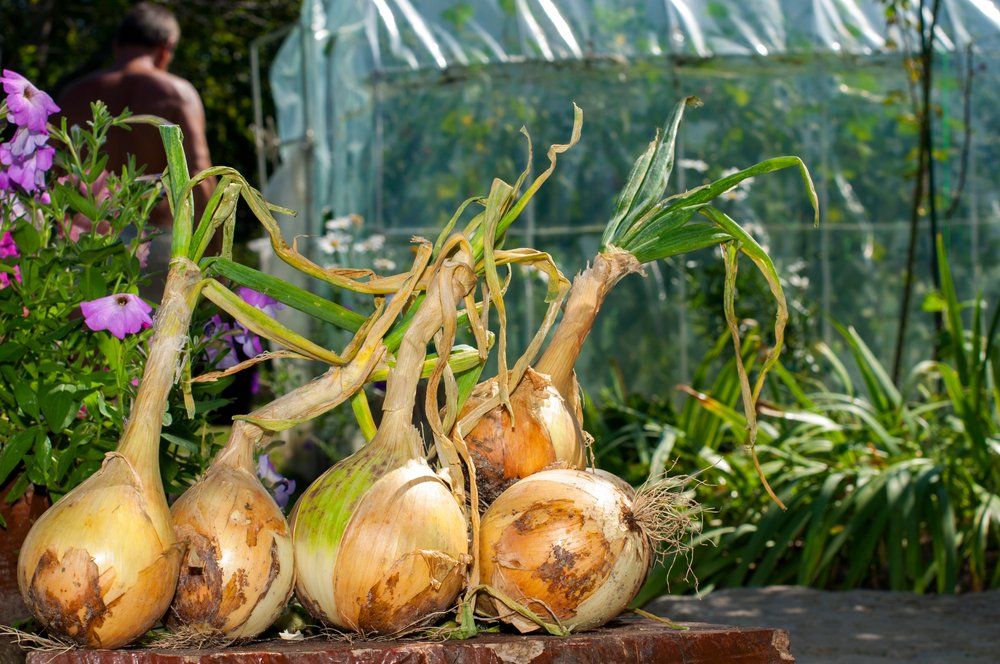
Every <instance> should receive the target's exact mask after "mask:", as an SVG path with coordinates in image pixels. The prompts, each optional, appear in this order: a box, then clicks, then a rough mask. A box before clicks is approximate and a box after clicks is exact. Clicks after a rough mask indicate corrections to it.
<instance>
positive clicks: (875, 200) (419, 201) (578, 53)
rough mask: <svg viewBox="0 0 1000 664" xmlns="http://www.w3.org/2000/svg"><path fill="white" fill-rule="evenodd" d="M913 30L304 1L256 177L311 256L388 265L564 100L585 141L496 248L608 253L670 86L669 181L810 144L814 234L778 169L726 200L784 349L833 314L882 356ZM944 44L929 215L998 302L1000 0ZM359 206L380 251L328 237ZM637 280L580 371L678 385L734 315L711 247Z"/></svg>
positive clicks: (811, 12)
mask: <svg viewBox="0 0 1000 664" xmlns="http://www.w3.org/2000/svg"><path fill="white" fill-rule="evenodd" d="M911 4H912V5H916V4H917V3H916V2H913V3H911ZM909 18H910V20H912V19H913V16H912V15H911V16H910V17H909ZM904 24H905V22H904ZM916 39H917V37H916V34H915V32H913V31H912V30H908V29H902V30H901V29H899V28H897V27H892V28H887V26H886V21H885V18H884V9H883V5H882V3H880V2H877V1H868V0H715V1H709V0H702V1H696V0H656V1H653V0H633V1H627V0H593V1H590V2H587V1H583V0H466V1H464V2H445V1H438V0H426V1H419V2H418V1H417V0H311V1H310V0H307V1H306V2H305V3H304V6H303V9H302V16H301V21H300V22H299V24H298V25H297V26H295V28H294V29H293V30H292V32H291V33H289V35H288V36H287V37H286V39H285V41H284V43H283V44H282V46H281V48H280V50H279V51H278V53H277V55H276V57H275V59H274V61H273V63H272V65H271V69H270V80H271V84H272V91H273V95H274V101H275V104H276V109H277V126H278V133H279V138H280V141H281V143H280V145H281V151H280V165H279V166H278V167H277V169H276V171H275V173H274V174H273V175H272V177H271V179H270V183H269V185H268V189H267V192H266V193H267V194H268V195H269V196H271V197H272V198H275V199H277V200H278V201H279V202H281V203H283V204H285V205H290V206H292V207H295V208H298V209H299V210H302V211H303V212H304V214H302V215H300V217H298V218H296V219H295V220H286V221H284V222H283V223H284V224H286V229H285V230H286V232H287V233H288V235H289V236H291V235H296V234H307V235H310V236H312V237H311V239H305V240H300V246H307V247H308V248H309V250H310V251H311V252H313V253H314V254H315V255H316V256H317V257H320V256H321V255H322V252H324V251H326V252H328V253H329V255H328V256H326V257H325V258H323V260H326V261H328V262H330V263H333V262H337V263H351V262H361V261H365V262H370V259H371V256H370V255H359V252H363V251H364V250H366V249H367V250H369V251H371V250H373V249H378V254H379V255H380V256H383V262H384V261H385V260H394V261H395V262H396V263H398V264H399V265H400V266H402V265H404V264H407V263H408V260H407V258H406V256H407V251H408V249H407V242H408V240H409V238H410V236H411V235H414V234H421V235H426V236H429V237H433V236H434V234H435V231H436V229H438V228H440V226H441V224H443V223H444V221H446V220H447V219H448V218H449V217H450V215H451V213H452V212H453V210H454V209H455V208H456V206H457V205H458V204H459V203H460V202H461V201H462V200H464V199H465V198H467V197H469V196H472V195H476V194H480V193H484V192H486V191H487V189H488V187H489V182H490V180H491V179H492V178H493V177H494V176H496V177H501V178H503V179H505V180H508V181H512V180H513V179H514V178H516V176H517V174H518V172H519V171H520V170H521V168H522V167H523V163H524V159H525V153H526V150H525V142H524V139H523V137H522V136H521V135H520V134H519V133H518V130H519V128H520V127H521V126H522V125H524V126H525V127H526V128H527V129H528V130H529V132H530V133H531V136H532V139H533V141H534V145H535V148H536V166H537V164H538V163H541V162H540V161H539V160H540V159H541V158H542V153H543V152H544V147H545V146H547V145H548V144H551V143H555V142H563V141H564V140H565V139H566V138H567V137H568V135H569V130H570V126H571V122H572V107H571V101H575V102H576V103H578V104H579V105H580V106H581V107H582V108H583V109H584V114H585V117H584V129H583V140H582V141H581V143H580V144H579V145H578V146H577V147H575V148H574V149H573V150H571V151H570V152H569V153H567V154H566V155H564V157H563V158H561V159H560V162H559V166H558V168H557V170H556V175H555V176H554V178H553V179H552V180H550V181H549V183H547V184H546V185H545V187H544V188H543V189H542V192H541V194H540V195H539V196H538V197H536V199H535V202H533V204H532V205H531V206H530V207H529V208H528V210H527V211H526V214H525V217H524V218H523V219H522V220H521V221H520V222H519V224H518V225H517V226H516V232H515V233H514V237H513V238H512V239H511V241H510V244H512V245H514V244H517V245H531V246H537V247H538V248H541V249H543V250H546V251H549V252H550V253H552V254H553V255H554V256H555V258H556V259H557V261H558V262H559V264H560V266H561V267H562V268H563V270H564V271H565V272H566V274H567V275H570V276H571V275H572V274H573V273H574V272H575V271H577V270H578V269H580V268H581V267H582V266H583V265H584V264H585V261H586V260H587V258H588V257H590V256H592V255H593V254H594V252H595V251H596V249H597V245H598V240H599V235H600V230H601V228H602V227H603V225H604V223H605V222H606V221H607V219H608V216H609V214H610V211H611V209H612V206H613V202H614V198H615V195H616V194H617V192H618V190H619V188H620V187H621V185H622V183H623V181H624V178H625V177H626V175H627V173H628V170H629V166H630V165H631V162H632V159H633V158H634V155H636V154H637V153H638V151H639V150H640V149H641V148H643V147H644V146H645V145H646V144H647V143H648V141H649V140H651V138H652V137H653V134H654V131H655V128H656V127H657V126H659V125H661V124H662V122H663V120H664V118H665V116H666V114H667V113H668V112H669V109H670V107H671V106H672V105H673V103H674V102H675V101H676V100H677V99H679V98H680V97H682V96H683V95H689V94H693V95H697V96H698V97H700V98H701V99H702V100H703V101H704V106H703V107H702V108H699V109H692V110H690V111H689V112H688V114H687V116H686V118H685V121H684V124H683V125H682V128H681V133H680V139H679V143H678V146H679V148H678V159H679V161H678V167H677V168H676V169H675V171H674V175H673V176H672V179H671V183H670V186H669V192H670V193H676V192H677V191H681V190H684V189H687V188H691V187H694V186H697V185H699V184H701V183H702V182H703V181H705V180H706V179H707V178H712V179H714V178H716V177H718V176H719V175H720V174H722V173H723V172H724V171H726V170H727V169H731V168H735V167H744V166H747V165H750V164H752V163H754V162H757V161H760V160H761V159H765V158H768V157H771V156H776V155H780V154H797V155H800V156H801V157H802V158H803V159H804V160H805V161H806V163H807V164H808V165H809V167H810V169H811V170H812V173H813V175H814V177H815V179H816V183H817V188H818V191H819V194H820V200H821V205H822V224H821V226H820V228H819V229H816V228H813V226H812V225H811V223H810V218H811V217H810V214H809V210H808V208H807V203H806V198H805V196H804V194H803V191H802V185H801V182H800V180H799V179H798V176H797V175H796V174H795V173H792V172H788V173H781V174H777V175H770V176H767V177H764V178H758V179H756V180H755V181H753V182H751V183H749V184H747V185H746V186H743V187H741V188H738V189H736V190H734V191H731V192H729V194H727V197H728V199H729V200H728V202H727V204H726V206H727V208H728V212H729V213H730V214H731V215H732V216H733V217H734V218H736V219H737V220H740V221H742V222H744V223H747V224H749V225H750V227H751V228H752V230H753V232H755V233H756V234H757V236H758V237H759V238H761V239H762V243H763V244H765V245H766V246H767V247H768V248H769V250H770V252H771V253H772V255H773V256H774V257H775V259H776V262H777V263H778V267H779V271H781V272H782V274H783V275H784V276H785V277H786V278H787V280H788V291H789V296H790V300H791V302H792V304H793V314H792V328H791V334H790V341H791V344H792V346H793V349H795V348H797V349H798V351H797V354H793V356H792V358H793V361H795V362H799V363H800V364H803V363H804V364H808V363H811V362H813V359H812V358H811V355H810V353H809V351H808V346H809V342H811V341H814V340H816V339H826V340H827V341H829V342H830V343H831V344H834V345H836V343H837V333H836V331H835V330H834V329H832V323H831V321H839V322H843V323H850V324H852V325H854V326H855V327H857V328H858V330H859V331H860V332H861V334H862V336H863V337H864V338H865V339H866V340H867V341H868V342H869V344H870V345H871V346H872V348H873V349H874V350H875V352H876V354H877V355H879V356H880V357H881V358H882V359H883V360H884V361H886V362H890V361H891V357H892V350H893V344H894V335H895V327H896V321H897V319H898V315H899V311H898V307H899V301H900V293H901V285H902V280H903V271H904V265H905V255H906V248H907V242H908V237H909V235H908V227H909V217H910V205H911V191H912V180H911V179H910V178H909V177H908V172H909V171H911V170H912V169H913V158H912V150H914V146H915V144H916V131H915V128H914V125H913V123H912V122H909V121H907V113H909V111H910V109H911V106H910V104H909V95H910V94H911V90H910V88H909V85H910V82H909V81H908V80H907V76H906V75H905V73H904V69H903V60H902V56H901V55H900V51H901V50H902V49H903V48H904V47H907V46H908V47H909V48H914V47H915V44H916V43H917V42H916ZM935 45H936V47H937V69H936V72H935V89H934V102H935V103H936V104H937V105H938V107H939V109H940V112H939V113H938V114H937V115H936V117H935V120H936V131H937V139H936V146H935V147H936V150H937V155H938V157H939V158H940V159H941V161H940V162H939V164H938V171H937V176H938V183H939V191H940V192H941V194H942V195H941V198H940V200H941V203H942V204H941V206H940V207H941V225H942V227H943V228H944V230H945V233H946V235H947V238H948V242H949V244H950V247H951V256H952V261H953V270H954V271H955V272H956V280H957V282H958V283H959V284H961V285H962V287H963V293H961V294H960V295H963V296H972V295H974V294H975V291H976V289H983V290H985V291H986V293H987V295H992V296H993V297H994V300H995V298H996V297H997V296H1000V268H998V265H997V260H996V258H997V256H998V255H1000V252H998V246H1000V189H998V186H997V182H998V180H997V177H996V171H995V169H996V166H997V165H998V164H1000V161H998V156H1000V126H998V125H1000V85H998V83H1000V81H998V65H1000V61H998V52H1000V6H998V4H997V3H996V2H994V1H993V0H942V1H941V3H940V14H939V24H938V29H937V32H936V34H935ZM970 74H971V83H970ZM966 118H968V119H969V123H970V124H969V126H968V128H969V130H970V131H969V133H968V141H966V137H967V133H966ZM958 191H961V194H962V195H961V197H960V198H959V199H958V202H957V203H956V204H954V205H952V204H951V199H952V197H953V194H954V193H956V192H958ZM349 213H352V214H358V215H360V216H361V217H362V218H363V219H364V221H365V225H364V233H365V234H367V233H381V234H384V235H385V237H386V238H387V242H386V245H385V247H381V248H380V247H378V245H377V242H369V243H367V244H362V245H361V246H357V243H356V242H355V243H351V242H342V240H343V238H342V236H341V232H342V230H341V229H335V230H334V231H333V233H332V235H330V236H328V237H327V238H326V240H323V239H322V236H323V235H324V233H326V232H327V231H326V230H325V229H324V220H327V219H330V218H331V217H339V216H341V215H346V214H349ZM333 225H334V226H335V227H336V226H337V224H336V223H335V224H333ZM927 236H928V232H927V230H926V229H922V232H921V234H920V245H919V247H918V259H917V266H918V270H919V274H918V284H917V291H916V293H915V297H914V299H913V302H914V304H913V312H914V315H913V316H912V320H913V322H914V324H913V325H912V326H911V328H910V343H909V345H908V347H909V350H910V356H909V358H908V360H911V361H912V360H916V359H918V358H922V357H923V356H924V355H925V354H926V347H927V346H926V341H927V339H928V338H929V335H930V334H931V330H930V329H929V327H928V323H927V319H928V317H927V316H921V315H920V314H919V313H918V310H919V308H920V306H921V304H922V300H923V295H924V294H926V292H927V290H928V289H929V287H930V276H929V273H928V272H929V268H928V265H929V250H930V243H929V242H928V240H927ZM646 272H647V273H646V276H645V278H642V277H639V276H634V277H629V279H631V280H633V281H632V283H631V284H629V285H627V286H623V287H622V288H619V289H618V292H617V293H616V296H615V297H614V298H612V300H611V301H610V302H609V303H608V304H607V305H606V307H605V310H604V311H602V313H601V316H600V318H599V320H598V326H597V327H596V328H595V330H594V334H593V336H592V340H591V342H590V344H589V350H588V353H587V354H586V356H585V357H584V358H583V359H582V361H581V364H580V366H579V369H580V373H581V378H582V380H583V382H584V384H585V385H589V386H591V387H596V386H599V385H602V384H606V383H607V382H608V381H609V379H610V378H611V376H612V373H611V372H612V370H617V372H618V375H619V376H621V377H624V378H625V382H626V383H627V384H628V386H629V387H630V388H632V389H637V390H643V391H653V390H663V389H665V388H667V387H669V386H672V385H673V384H674V383H676V382H678V381H683V380H686V379H687V378H688V377H689V376H690V374H691V372H692V371H693V370H694V366H695V364H696V363H697V361H698V359H699V358H700V357H701V356H702V354H703V353H704V352H705V351H706V350H707V348H708V347H709V346H710V345H711V341H712V339H713V338H714V337H715V335H717V334H721V333H722V331H723V323H722V314H721V288H722V278H721V274H722V267H721V261H720V260H719V259H718V256H717V253H715V252H714V251H712V250H706V251H703V252H700V253H698V254H695V255H692V256H689V257H684V258H683V259H681V260H676V261H669V262H663V263H660V264H656V265H652V266H650V267H649V269H647V271H646ZM745 272H747V273H749V270H745ZM515 279H516V281H515V283H516V284H518V286H517V288H516V289H512V290H515V291H516V292H515V293H514V294H513V295H512V299H513V302H512V303H511V306H512V308H513V310H514V311H516V312H517V315H516V316H512V319H513V323H512V326H513V328H516V329H512V339H514V340H515V341H516V340H520V341H522V342H523V341H524V339H526V338H527V336H528V334H530V332H531V331H532V327H533V325H534V324H536V323H537V322H538V321H539V320H540V313H541V311H542V308H543V303H542V302H541V298H542V296H543V294H544V288H543V287H542V286H541V284H540V283H538V282H537V281H533V277H531V276H530V275H522V274H517V275H515ZM744 292H745V293H747V294H748V293H750V290H749V289H747V290H745V291H744ZM742 302H743V304H742V306H743V310H742V312H741V313H743V314H744V315H746V316H754V317H757V318H758V320H761V321H762V322H766V321H768V320H770V318H771V316H772V315H773V312H772V310H771V309H770V308H769V306H770V305H769V302H768V301H767V299H766V298H763V297H760V298H756V297H755V296H752V295H750V296H748V297H747V298H745V299H744V300H742ZM822 312H829V313H830V316H829V317H826V316H824V315H822ZM609 360H612V361H613V362H609ZM904 366H908V364H904Z"/></svg>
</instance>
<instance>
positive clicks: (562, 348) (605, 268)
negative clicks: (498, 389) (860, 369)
mask: <svg viewBox="0 0 1000 664" xmlns="http://www.w3.org/2000/svg"><path fill="white" fill-rule="evenodd" d="M691 103H695V104H697V103H699V102H698V101H697V100H696V99H694V98H688V99H685V100H683V101H682V102H680V103H679V104H678V105H677V106H676V107H675V109H674V111H673V113H672V115H671V116H670V118H669V119H668V120H667V124H666V127H665V129H664V132H663V133H662V134H660V133H657V136H656V139H655V140H654V141H652V142H651V143H650V144H649V146H648V148H647V149H646V150H645V151H644V152H643V153H642V154H640V155H639V157H638V158H637V159H636V162H635V165H634V166H633V170H632V173H631V175H630V176H629V179H628V181H627V182H626V184H625V187H624V188H623V189H622V191H621V193H620V194H619V197H618V200H617V202H616V207H615V211H614V214H613V215H612V218H611V220H610V221H609V222H608V224H607V226H606V227H605V230H604V234H603V236H602V238H601V248H600V250H599V251H598V253H597V255H596V256H595V257H594V258H593V260H592V261H591V264H590V265H589V266H588V267H587V268H586V269H585V270H583V271H581V272H580V273H579V274H578V275H577V276H576V277H575V278H574V279H573V285H572V288H571V289H570V292H569V297H568V298H567V300H566V306H565V311H564V313H563V317H562V319H561V320H560V321H559V324H558V326H557V327H556V329H555V332H554V333H553V335H552V339H551V341H550V342H549V344H548V346H547V347H546V349H545V351H544V352H543V354H542V356H541V357H540V358H539V360H538V362H537V363H536V364H535V370H536V372H537V373H535V374H528V376H529V377H528V379H526V380H524V381H522V382H521V383H520V384H519V385H518V386H517V387H516V388H515V389H514V391H513V393H512V394H511V399H510V406H512V407H513V408H510V407H509V406H508V405H507V404H503V405H501V406H498V407H497V408H496V409H494V411H493V412H491V413H487V414H486V415H485V416H484V417H483V419H482V420H481V421H480V423H479V425H478V426H477V427H476V428H475V430H473V431H472V432H471V433H467V434H465V439H466V441H467V443H468V447H469V453H470V455H471V456H472V458H473V460H474V461H475V463H476V472H477V474H478V475H479V476H480V477H482V478H483V480H484V483H483V487H482V490H483V491H482V493H483V494H484V496H485V497H487V499H488V498H490V497H492V496H495V495H496V494H498V493H499V491H501V490H503V489H504V488H505V487H507V486H509V485H510V484H512V483H513V482H515V481H517V480H518V479H519V478H522V477H525V476H527V475H530V473H533V472H537V471H539V470H541V469H543V468H546V467H549V466H552V465H562V466H565V467H570V468H581V467H583V461H582V457H583V452H582V449H581V447H582V443H579V442H577V441H580V440H582V439H575V438H574V436H573V435H572V434H571V433H569V432H570V431H571V430H572V427H569V426H568V425H567V424H566V422H567V418H568V417H569V416H572V417H573V418H574V419H575V421H576V424H577V426H578V427H580V426H582V417H581V414H582V409H581V406H580V401H579V385H578V384H577V381H576V374H575V372H574V367H575V364H576V361H577V359H578V358H579V356H580V352H581V350H582V349H583V344H584V342H585V341H586V339H587V336H588V335H589V334H590V331H591V329H592V328H593V326H594V322H595V320H596V318H597V314H598V312H599V311H600V309H601V305H602V304H603V303H604V301H605V300H606V299H607V297H608V295H609V294H610V293H611V291H612V290H613V289H614V287H615V286H616V285H617V284H618V283H619V282H620V281H621V280H622V279H623V278H624V277H626V276H628V275H629V274H633V273H636V272H641V270H642V266H643V265H645V264H647V263H650V262H652V261H657V260H661V259H665V258H669V257H671V256H677V255H681V254H684V253H687V252H690V251H694V250H697V249H702V248H705V247H710V246H716V245H721V246H722V248H723V256H724V258H725V269H726V282H725V303H724V304H725V306H724V309H725V314H726V322H727V324H728V326H729V329H730V333H731V335H732V337H733V344H734V347H735V351H736V362H737V370H738V372H739V374H740V387H741V391H742V396H743V407H744V408H743V410H744V413H745V414H746V418H747V447H748V448H749V449H750V451H751V454H752V456H753V460H754V463H755V465H756V467H757V470H758V474H759V476H760V479H761V481H762V483H763V485H764V488H765V490H766V491H767V492H768V494H769V495H770V496H771V497H772V499H774V501H775V502H777V503H778V504H779V505H781V501H780V500H778V498H777V496H776V495H774V492H773V491H772V490H771V487H770V486H769V485H768V483H767V479H766V478H765V477H764V474H763V471H762V470H761V469H760V464H759V463H758V462H757V457H756V453H755V452H754V451H753V450H754V441H755V439H756V433H757V420H756V402H757V399H758V397H759V394H760V390H761V388H762V386H763V381H764V377H765V376H766V374H767V372H768V371H769V370H770V368H771V367H772V366H773V365H774V363H775V362H776V361H777V358H778V355H779V353H780V352H781V347H782V344H783V340H784V330H785V324H786V322H787V318H788V312H787V305H786V302H785V297H784V294H783V292H782V288H781V283H780V280H779V279H778V275H777V272H776V271H775V269H774V265H773V264H772V262H771V259H770V258H769V257H768V256H767V253H766V252H765V251H764V250H763V249H762V248H761V247H760V246H759V245H758V244H757V242H756V241H755V240H754V239H753V237H751V236H750V235H749V234H748V233H747V232H746V231H745V230H744V229H743V228H742V227H740V226H739V225H738V224H737V223H736V222H735V221H733V220H732V219H730V218H729V217H728V216H727V215H726V214H725V213H723V212H721V211H720V210H718V209H716V208H715V207H713V206H712V205H711V204H712V202H713V201H714V200H715V199H716V198H718V197H719V196H721V195H722V194H723V193H725V192H726V191H728V190H730V189H732V188H733V187H735V186H737V185H738V184H739V183H740V182H742V181H743V180H746V179H747V178H750V177H754V176H756V175H761V174H765V173H770V172H773V171H777V170H781V169H784V168H798V169H799V171H800V174H801V175H802V178H803V181H804V182H805V184H806V186H807V193H808V195H809V201H810V203H811V204H812V205H813V208H814V210H816V215H817V216H816V219H817V221H818V219H819V217H818V214H819V213H818V200H817V197H816V191H815V188H814V187H813V184H812V180H811V178H810V176H809V172H808V170H807V169H806V167H805V165H804V164H803V163H802V160H801V159H799V158H798V157H777V158H774V159H768V160H766V161H763V162H760V163H758V164H755V165H754V166H751V167H750V168H746V169H743V170H741V171H737V172H736V173H733V174H731V175H727V176H725V177H723V178H721V179H719V180H717V181H715V182H712V183H710V184H707V185H704V186H702V187H698V188H696V189H692V190H690V191H687V192H684V193H682V194H679V195H677V196H673V197H670V198H667V199H664V198H663V194H664V189H665V188H666V186H667V181H668V179H669V176H670V172H671V170H672V168H673V163H674V144H675V141H676V136H677V130H678V127H679V125H680V121H681V118H682V117H683V113H684V109H685V107H686V106H687V105H688V104H691ZM696 215H700V217H701V218H699V219H697V220H695V218H696ZM740 254H743V255H745V256H747V257H749V258H750V260H751V261H752V262H753V263H754V265H755V266H756V268H757V269H758V270H759V271H760V272H761V274H762V275H763V276H764V278H765V279H766V281H767V283H768V286H769V287H770V289H771V293H772V295H773V296H774V299H775V301H776V304H777V316H776V318H775V324H774V344H773V346H772V347H771V349H770V351H769V352H768V354H767V357H766V358H765V359H764V361H763V363H762V364H761V369H760V371H759V372H758V375H757V377H756V381H755V382H754V384H753V385H752V386H751V384H750V379H749V376H748V375H747V372H746V370H745V368H744V365H743V362H742V356H741V354H740V349H741V343H740V339H739V326H738V322H737V321H736V315H735V313H734V306H733V299H734V297H735V289H736V286H735V281H736V270H737V260H738V256H739V255H740ZM546 379H547V381H548V383H549V385H544V386H542V383H543V382H544V381H546ZM550 386H551V387H550ZM551 388H554V391H555V392H556V393H558V395H559V396H561V397H562V403H560V402H559V401H557V400H555V399H554V398H552V396H551V394H552V389H551ZM493 389H494V388H493V387H492V386H491V385H490V384H489V383H484V384H483V385H481V386H479V389H478V393H479V394H481V395H487V394H490V393H491V392H492V391H493ZM505 411H510V412H505ZM510 415H512V416H510ZM487 503H488V500H487Z"/></svg>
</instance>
